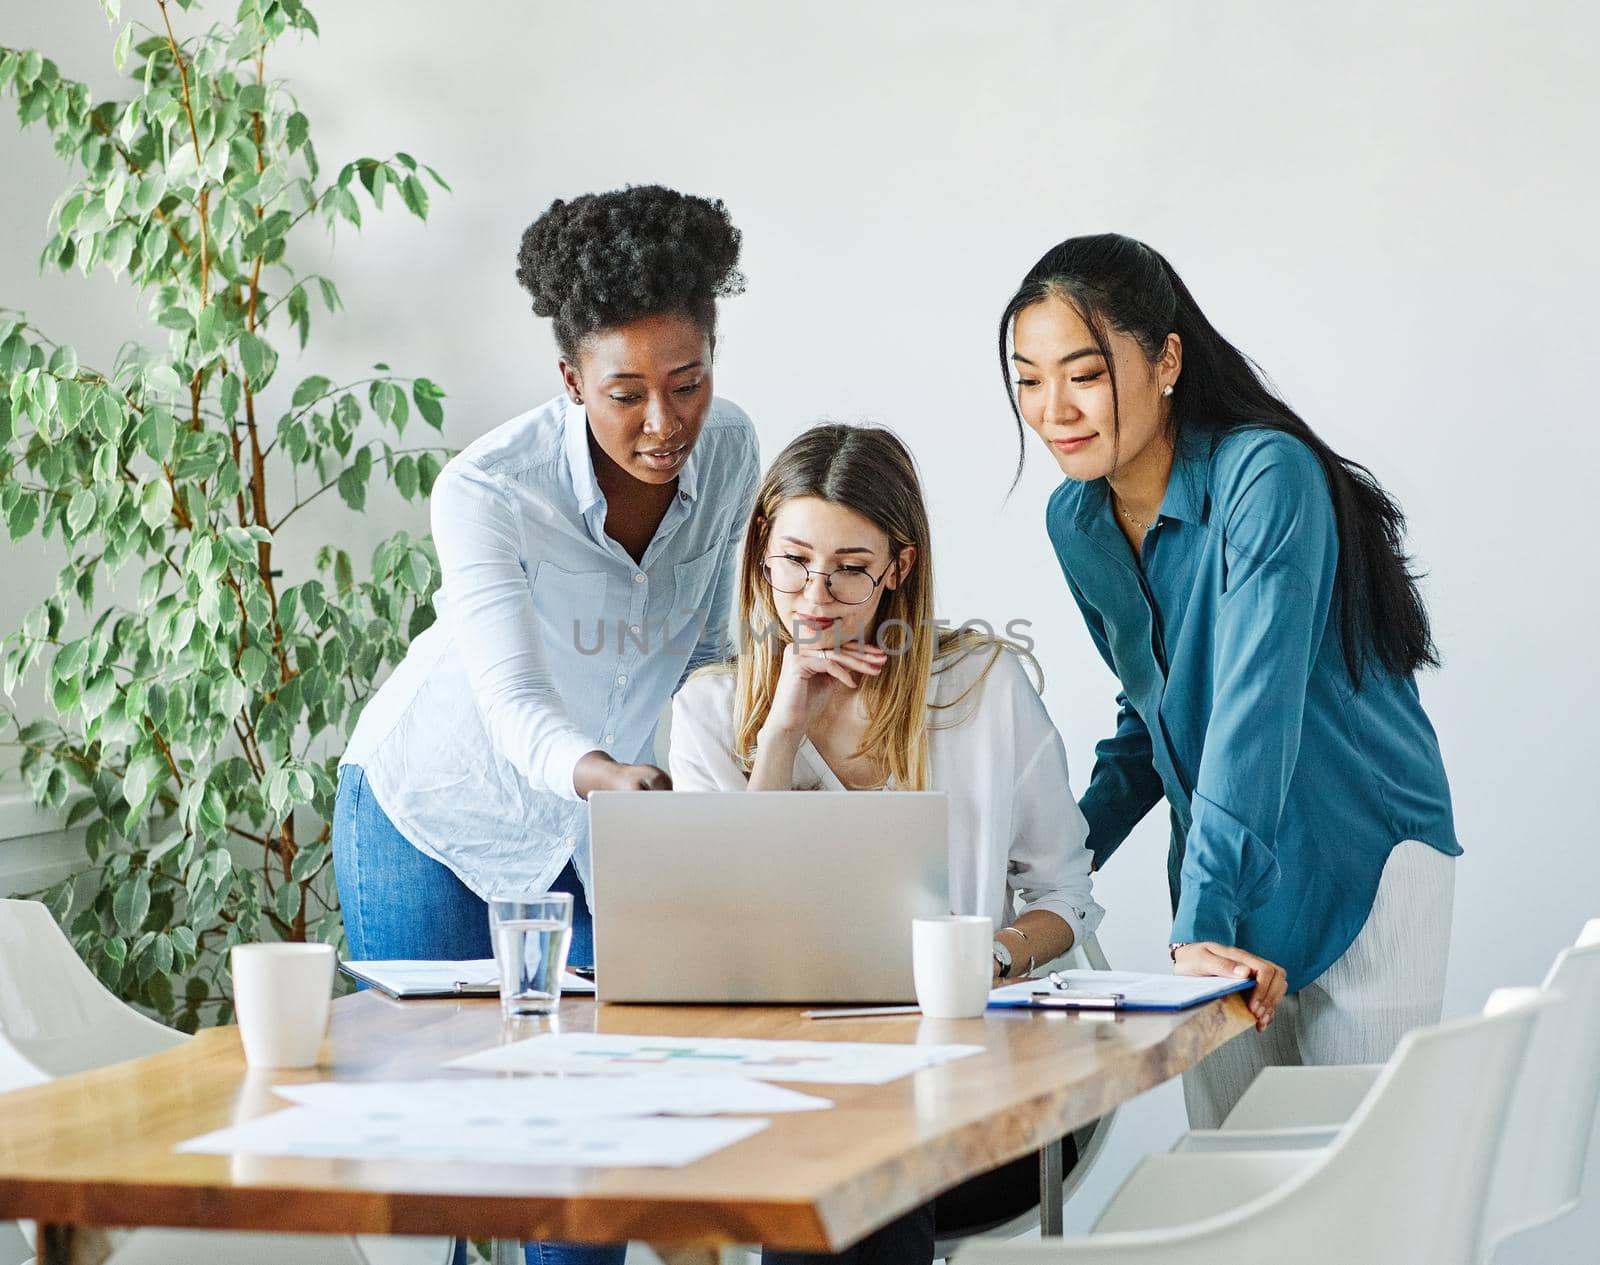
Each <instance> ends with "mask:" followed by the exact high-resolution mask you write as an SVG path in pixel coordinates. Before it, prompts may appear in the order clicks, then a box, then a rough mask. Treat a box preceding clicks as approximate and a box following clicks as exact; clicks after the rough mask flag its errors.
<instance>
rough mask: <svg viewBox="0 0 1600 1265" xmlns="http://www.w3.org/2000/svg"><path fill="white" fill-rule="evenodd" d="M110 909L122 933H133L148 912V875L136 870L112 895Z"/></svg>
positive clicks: (142, 922) (140, 925) (142, 923)
mask: <svg viewBox="0 0 1600 1265" xmlns="http://www.w3.org/2000/svg"><path fill="white" fill-rule="evenodd" d="M111 911H112V914H113V916H114V917H115V918H116V920H117V926H118V927H120V928H121V929H122V933H123V934H124V935H129V936H131V935H134V934H135V933H136V932H137V931H138V930H139V928H140V927H142V926H143V925H144V920H145V918H146V917H148V916H149V913H150V876H149V874H147V873H146V872H145V871H143V870H136V871H135V872H134V875H133V877H132V878H131V879H129V880H128V881H127V882H125V883H123V884H122V886H121V887H119V888H118V889H117V894H116V895H115V896H114V897H112V900H111Z"/></svg>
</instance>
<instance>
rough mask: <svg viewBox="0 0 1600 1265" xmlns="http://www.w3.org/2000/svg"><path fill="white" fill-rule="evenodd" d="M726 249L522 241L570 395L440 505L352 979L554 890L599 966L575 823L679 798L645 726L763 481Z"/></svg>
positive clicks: (371, 824)
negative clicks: (607, 809)
mask: <svg viewBox="0 0 1600 1265" xmlns="http://www.w3.org/2000/svg"><path fill="white" fill-rule="evenodd" d="M739 243H740V235H739V230H738V229H736V228H735V227H734V226H733V224H732V222H731V221H730V219H729V217H728V213H727V211H726V210H725V208H724V207H723V205H722V203H721V202H717V201H709V200H707V199H705V198H699V197H692V196H689V195H686V194H682V193H678V192H675V191H674V190H671V189H665V188H661V187H660V186H654V185H651V186H640V187H634V188H628V189H621V190H616V191H613V192H609V193H596V194H585V195H584V196H582V197H578V198H574V199H573V200H571V201H570V202H569V201H560V200H558V201H556V202H553V203H552V204H551V205H550V207H549V209H548V210H546V211H545V212H544V214H543V215H541V216H540V217H539V218H538V219H537V220H536V221H534V223H533V224H532V225H531V226H530V227H529V228H528V229H527V231H526V232H525V233H524V234H523V237H522V245H521V249H520V251H519V252H518V256H517V274H516V275H517V280H518V281H519V282H520V283H521V284H522V286H523V288H524V289H526V290H527V291H528V293H529V295H530V296H531V297H532V299H533V310H534V313H535V314H536V315H538V316H541V317H548V318H550V320H551V321H552V322H553V325H554V333H555V338H556V343H557V345H558V348H559V351H560V362H559V368H560V372H561V379H562V383H563V386H564V390H563V391H562V393H561V394H559V395H557V396H556V397H555V398H554V399H552V400H550V401H548V402H546V403H544V404H541V405H540V406H539V407H538V408H535V409H533V410H531V411H530V412H527V413H524V414H522V415H521V416H520V417H515V418H512V419H511V420H510V421H508V422H506V423H504V424H503V425H501V426H498V427H496V428H495V429H493V430H491V431H489V432H488V433H487V434H485V435H483V436H482V437H481V438H480V439H478V440H477V441H476V442H475V443H473V444H471V445H470V446H469V447H468V448H467V449H466V450H465V451H464V452H462V453H461V454H460V455H459V456H457V457H456V458H455V459H454V460H452V461H451V462H450V463H449V464H448V465H447V466H446V467H445V469H444V471H443V473H442V474H440V476H439V479H438V481H437V483H436V484H435V485H434V489H433V494H432V504H431V517H432V526H433V538H434V543H435V545H436V546H437V548H438V553H439V564H440V567H441V570H442V572H443V582H442V584H441V586H440V589H439V593H438V596H437V598H436V599H435V606H436V609H437V611H438V619H437V621H436V622H435V623H434V624H433V626H432V627H431V628H429V629H428V630H427V631H426V632H424V633H423V634H422V635H421V636H419V637H418V638H417V639H416V640H415V641H414V642H413V643H412V645H411V648H410V650H409V651H408V653H407V654H406V657H405V660H404V661H403V662H402V663H401V664H400V666H399V667H398V668H397V669H396V670H395V672H394V675H393V676H391V677H390V678H389V680H388V681H387V682H385V684H384V685H383V687H382V688H381V689H380V690H379V691H378V692H377V694H376V696H375V697H374V698H373V699H372V701H371V702H370V703H369V704H368V705H367V708H366V710H365V711H364V712H363V713H362V715H361V718H360V721H359V723H358V724H357V726H356V730H355V733H354V735H353V736H352V737H351V740H350V745H349V748H348V750H347V751H346V752H345V754H344V757H343V760H342V761H341V764H340V769H339V790H338V799H337V804H336V808H335V813H334V825H333V850H334V864H335V871H336V874H337V876H338V884H339V898H340V901H341V902H342V905H343V909H344V916H345V927H346V933H347V936H348V939H349V943H350V954H351V957H352V958H355V959H363V958H376V959H457V960H459V959H467V958H486V957H489V956H491V949H490V944H489V928H488V916H487V913H486V907H485V901H486V899H488V898H492V897H493V896H495V895H497V894H499V893H502V892H504V893H512V892H527V891H545V890H564V891H568V892H571V893H572V894H573V897H574V900H573V906H574V909H573V936H572V949H571V956H570V960H571V961H572V962H573V963H574V964H575V965H588V964H591V963H592V962H593V956H592V955H593V933H592V922H591V917H590V909H589V903H588V899H587V895H586V890H587V884H588V876H589V849H588V819H587V815H586V811H585V808H584V803H583V801H584V800H585V799H586V798H587V797H588V796H589V794H590V793H591V792H593V791H597V790H668V789H670V788H671V782H670V780H669V779H668V777H667V775H666V773H664V772H663V771H662V770H661V769H659V768H656V767H654V766H653V765H652V764H651V763H650V755H651V751H652V742H653V736H654V731H655V727H656V721H657V719H658V718H659V717H660V715H661V712H662V710H663V708H664V707H665V706H666V704H667V702H668V700H669V699H670V698H671V697H672V695H673V694H674V693H675V692H676V690H677V688H678V686H679V685H680V684H681V683H682V681H683V679H684V678H685V677H686V676H687V675H688V674H689V672H691V671H693V670H694V669H696V668H698V667H699V666H701V665H702V664H705V663H709V662H712V661H714V660H717V659H720V658H722V657H724V656H725V654H726V650H727V648H726V624H727V615H728V609H729V602H730V599H731V595H732V588H733V582H734V567H735V563H736V560H737V553H738V544H739V539H740V534H741V532H742V530H743V528H744V523H745V519H746V517H747V515H748V513H749V508H750V504H751V501H752V499H753V497H754V494H755V486H756V479H757V476H758V475H759V472H760V459H759V453H758V451H757V447H756V437H755V430H754V428H753V427H752V426H751V424H750V419H749V418H748V417H747V416H746V415H745V414H744V412H743V411H742V410H740V409H739V408H738V407H736V406H735V405H733V404H730V403H728V402H727V401H726V400H720V399H717V398H716V397H715V396H714V395H713V394H712V354H713V351H714V349H715V345H716V325H717V301H718V299H720V298H723V297H726V296H729V295H734V294H738V293H739V292H740V291H741V290H742V289H743V288H744V278H743V277H742V275H741V274H740V273H739V271H738V267H737V265H738V259H739ZM564 1254H565V1255H564ZM621 1257H622V1249H621V1248H620V1247H619V1248H616V1249H614V1250H613V1249H610V1248H594V1249H588V1248H585V1249H576V1248H568V1247H564V1246H559V1245H552V1244H545V1245H529V1248H528V1259H529V1260H545V1261H550V1260H558V1259H559V1260H569V1259H581V1260H584V1261H609V1260H616V1261H619V1262H620V1260H621Z"/></svg>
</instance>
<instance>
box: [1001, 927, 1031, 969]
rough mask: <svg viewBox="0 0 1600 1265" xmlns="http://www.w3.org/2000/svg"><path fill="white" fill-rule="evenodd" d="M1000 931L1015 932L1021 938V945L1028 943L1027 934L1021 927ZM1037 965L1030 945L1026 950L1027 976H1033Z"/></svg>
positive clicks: (1003, 928) (1005, 928)
mask: <svg viewBox="0 0 1600 1265" xmlns="http://www.w3.org/2000/svg"><path fill="white" fill-rule="evenodd" d="M1000 931H1015V932H1016V933H1017V934H1018V935H1019V936H1021V937H1022V943H1023V944H1027V943H1028V933H1027V932H1026V931H1024V930H1023V929H1022V928H1021V927H1018V926H1010V927H1001V928H1000ZM1000 931H997V932H995V935H999V934H1000ZM1037 965H1038V963H1036V962H1035V961H1034V960H1033V948H1032V946H1031V945H1030V946H1029V948H1028V974H1029V975H1032V974H1033V972H1034V968H1035V967H1036V966H1037Z"/></svg>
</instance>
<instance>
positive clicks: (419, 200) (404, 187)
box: [400, 175, 428, 220]
mask: <svg viewBox="0 0 1600 1265" xmlns="http://www.w3.org/2000/svg"><path fill="white" fill-rule="evenodd" d="M400 200H401V201H402V202H404V203H405V204H406V207H407V208H408V209H409V210H410V212H411V213H412V214H413V215H415V216H416V217H417V218H418V219H419V220H425V219H427V218H428V191H427V189H425V188H424V187H423V184H422V181H420V180H418V179H417V178H416V176H414V175H408V176H407V177H406V178H405V179H404V180H402V181H401V182H400Z"/></svg>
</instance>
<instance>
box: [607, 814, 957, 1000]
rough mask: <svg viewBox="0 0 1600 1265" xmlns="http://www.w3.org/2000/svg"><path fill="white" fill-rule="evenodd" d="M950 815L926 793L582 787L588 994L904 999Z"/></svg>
mask: <svg viewBox="0 0 1600 1265" xmlns="http://www.w3.org/2000/svg"><path fill="white" fill-rule="evenodd" d="M949 822H950V809H949V800H948V797H947V796H946V795H944V794H942V793H935V792H899V791H895V792H882V793H878V794H870V793H866V792H855V793H851V792H826V791H761V792H745V793H739V792H727V793H716V792H713V793H699V792H691V791H672V792H669V793H665V794H663V793H648V792H639V791H632V792H609V793H602V794H596V795H591V796H590V797H589V832H590V840H591V842H592V845H593V855H594V871H593V880H594V887H593V893H592V894H593V897H594V908H595V928H594V934H595V983H596V986H597V988H598V990H599V996H600V1000H601V1001H603V1002H617V1001H628V1002H767V1003H780V1002H781V1003H788V1002H849V1003H855V1002H909V1001H912V1000H914V999H915V994H914V991H913V989H912V984H911V920H912V919H913V918H921V917H926V916H929V915H938V914H947V913H949V912H950V895H949V881H948V867H949V862H948V859H947V837H948V834H949Z"/></svg>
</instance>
